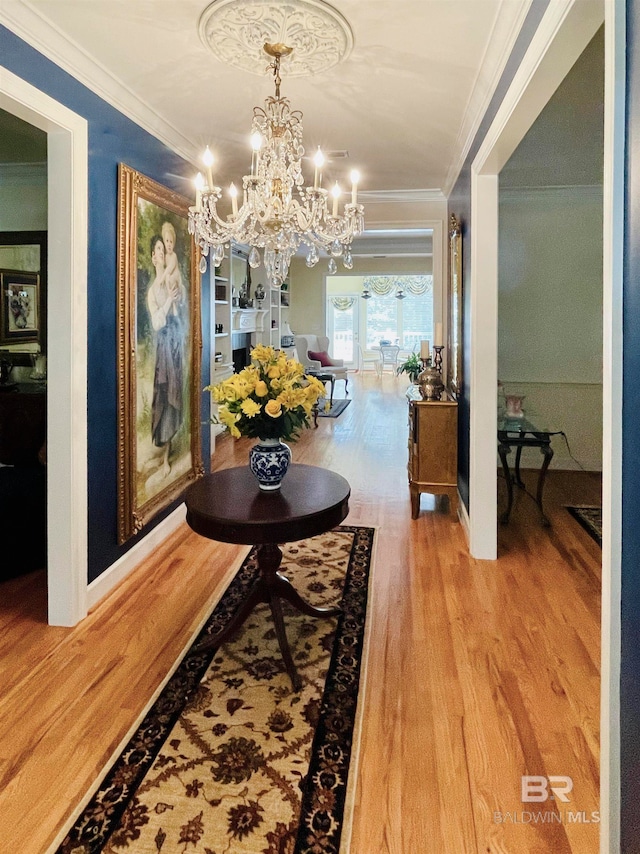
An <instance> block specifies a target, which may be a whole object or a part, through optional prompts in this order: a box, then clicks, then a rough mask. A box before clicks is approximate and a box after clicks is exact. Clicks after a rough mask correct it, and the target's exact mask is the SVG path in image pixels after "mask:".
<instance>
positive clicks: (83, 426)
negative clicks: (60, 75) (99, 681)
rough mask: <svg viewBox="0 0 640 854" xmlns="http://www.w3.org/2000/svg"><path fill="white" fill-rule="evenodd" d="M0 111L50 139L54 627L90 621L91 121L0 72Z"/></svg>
mask: <svg viewBox="0 0 640 854" xmlns="http://www.w3.org/2000/svg"><path fill="white" fill-rule="evenodd" d="M0 107H1V108H2V109H3V110H6V111H7V112H9V113H13V114H14V115H16V116H18V117H19V118H21V119H23V120H24V121H26V122H29V123H30V124H32V125H34V126H36V127H38V128H40V129H41V130H43V131H45V132H46V133H47V151H48V155H47V159H48V170H47V173H48V179H47V180H48V187H47V192H48V213H47V216H48V241H47V244H48V269H47V285H48V296H49V299H48V308H47V322H48V328H49V337H48V344H47V401H48V402H47V447H48V450H49V454H48V458H47V553H48V558H47V590H48V621H49V623H50V624H51V625H58V626H73V625H75V624H76V623H77V622H79V621H80V620H81V619H82V618H83V617H85V616H86V614H87V197H88V196H87V186H88V133H87V121H86V120H85V119H83V118H82V117H81V116H78V115H77V114H76V113H74V112H72V111H71V110H69V109H68V108H67V107H65V106H63V105H62V104H60V103H58V102H57V101H54V100H53V99H52V98H50V97H49V96H48V95H45V94H44V93H43V92H41V91H40V90H39V89H36V88H35V87H33V86H31V85H30V84H29V83H26V82H25V81H24V80H22V79H21V78H19V77H17V76H16V75H15V74H13V73H12V72H11V71H9V70H8V69H6V68H3V67H0Z"/></svg>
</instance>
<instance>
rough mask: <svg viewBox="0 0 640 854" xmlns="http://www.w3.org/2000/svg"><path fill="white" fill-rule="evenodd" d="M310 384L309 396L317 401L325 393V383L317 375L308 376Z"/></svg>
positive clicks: (308, 388)
mask: <svg viewBox="0 0 640 854" xmlns="http://www.w3.org/2000/svg"><path fill="white" fill-rule="evenodd" d="M306 379H307V380H308V381H309V385H308V386H307V388H306V393H307V398H308V399H309V400H311V401H312V402H313V403H315V402H316V401H317V400H318V398H319V397H323V395H324V393H325V388H324V384H323V383H321V382H320V380H319V379H318V378H317V377H309V376H308V377H306Z"/></svg>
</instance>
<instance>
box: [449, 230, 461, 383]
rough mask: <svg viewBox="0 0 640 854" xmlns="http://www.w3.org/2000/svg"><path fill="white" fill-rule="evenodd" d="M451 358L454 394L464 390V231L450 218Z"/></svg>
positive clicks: (450, 368)
mask: <svg viewBox="0 0 640 854" xmlns="http://www.w3.org/2000/svg"><path fill="white" fill-rule="evenodd" d="M448 343H449V348H448V349H449V354H448V355H449V358H448V359H447V366H448V368H447V374H448V376H447V385H448V387H449V389H450V390H451V391H452V392H453V394H455V395H458V394H460V392H461V391H462V233H461V231H460V222H459V221H458V219H457V218H456V217H455V216H454V215H453V214H451V219H450V220H449V342H448Z"/></svg>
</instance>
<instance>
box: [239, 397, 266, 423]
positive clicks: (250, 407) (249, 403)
mask: <svg viewBox="0 0 640 854" xmlns="http://www.w3.org/2000/svg"><path fill="white" fill-rule="evenodd" d="M261 408H262V407H261V406H260V404H259V403H256V402H255V400H251V398H250V397H248V398H247V399H246V400H243V401H242V403H241V404H240V409H241V410H242V412H243V413H244V414H245V415H246V416H247V418H253V417H254V415H257V414H258V412H260V409H261Z"/></svg>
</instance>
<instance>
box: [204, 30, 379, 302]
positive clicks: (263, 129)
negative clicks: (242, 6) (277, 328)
mask: <svg viewBox="0 0 640 854" xmlns="http://www.w3.org/2000/svg"><path fill="white" fill-rule="evenodd" d="M264 50H265V52H266V53H267V54H268V55H269V56H270V57H272V59H273V62H271V63H270V64H269V66H268V67H269V68H270V69H273V77H274V83H275V96H274V97H269V98H267V99H266V101H265V103H264V107H254V109H253V122H252V126H251V146H252V149H253V153H252V157H251V171H250V174H249V175H245V176H244V177H243V179H242V204H241V205H240V206H239V205H238V191H237V188H236V187H235V186H234V185H233V184H232V185H231V187H230V188H229V195H230V197H231V213H230V214H228V215H227V216H226V217H223V216H222V215H221V214H220V213H219V212H218V209H217V206H218V203H219V202H220V200H221V198H222V189H221V188H220V187H217V186H215V185H214V183H213V177H212V169H211V167H212V165H213V155H212V154H211V152H210V150H209V149H208V148H207V150H206V152H205V155H204V157H203V162H204V165H205V168H206V177H205V176H203V175H202V174H199V175H198V177H197V179H196V204H195V206H194V207H192V208H190V209H189V232H190V233H191V234H193V236H194V239H195V242H196V244H197V245H198V246H199V247H200V249H201V251H202V258H201V262H200V272H203V273H204V272H205V271H206V269H207V262H206V256H207V255H208V254H209V253H211V258H212V261H213V264H214V266H217V265H218V264H220V262H221V261H222V258H223V257H224V247H225V245H226V244H228V243H229V242H230V241H235V242H236V243H240V244H244V245H247V246H250V247H251V249H250V252H249V264H250V266H251V267H253V268H256V267H259V266H260V263H261V257H260V250H263V260H264V266H265V269H266V272H267V277H268V280H269V284H270V285H271V287H272V288H276V289H277V288H279V287H280V286H281V285H282V283H283V282H284V280H285V279H286V277H287V273H288V271H289V264H290V261H291V258H292V257H293V255H294V254H295V253H296V251H297V250H298V248H299V247H300V245H301V244H304V245H305V246H306V247H307V249H308V251H307V257H306V263H307V266H309V267H313V266H315V265H316V264H317V263H318V260H319V257H320V256H319V252H320V250H323V251H325V252H328V254H329V256H330V258H329V272H330V273H331V274H332V273H335V272H336V270H337V265H336V260H335V259H336V258H342V263H343V265H344V267H345V268H346V269H347V270H350V269H352V267H353V259H352V255H351V242H352V240H353V238H354V237H357V236H358V235H359V234H362V231H363V229H364V207H363V206H362V205H361V204H358V200H357V193H358V181H359V180H360V176H359V174H358V173H357V172H356V171H353V172H352V173H351V176H350V178H351V201H350V202H347V203H346V204H345V205H344V208H343V211H342V213H340V211H339V199H340V195H341V190H340V187H339V185H338V183H337V182H336V184H335V185H334V187H333V188H332V190H331V192H330V193H329V192H328V191H327V190H326V189H324V188H323V187H322V167H323V165H324V157H323V155H322V152H321V151H320V149H319V148H318V151H317V153H316V155H315V157H314V166H315V169H314V180H313V185H310V186H305V183H304V178H303V175H302V158H303V156H304V146H303V144H302V113H301V112H300V110H292V109H291V107H290V104H289V100H288V99H287V98H281V97H280V83H281V78H280V61H281V59H282V57H284V56H288V55H289V54H290V53H291V51H292V48H290V47H287V46H286V45H284V44H269V43H267V44H265V45H264Z"/></svg>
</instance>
